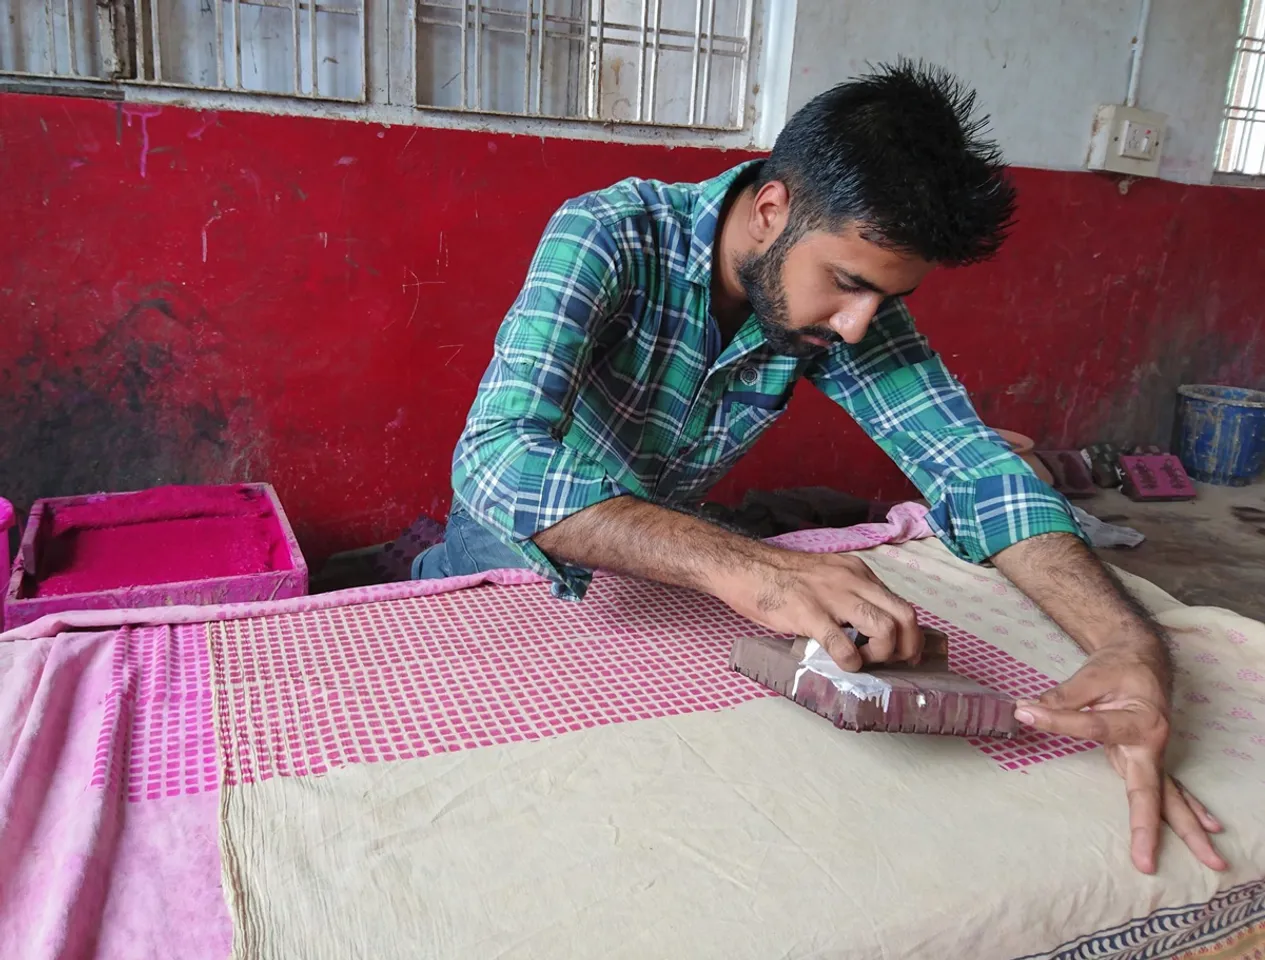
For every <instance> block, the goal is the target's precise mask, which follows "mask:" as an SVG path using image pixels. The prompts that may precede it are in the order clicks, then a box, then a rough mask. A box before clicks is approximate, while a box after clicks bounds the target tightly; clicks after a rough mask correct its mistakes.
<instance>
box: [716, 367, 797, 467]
mask: <svg viewBox="0 0 1265 960" xmlns="http://www.w3.org/2000/svg"><path fill="white" fill-rule="evenodd" d="M790 399H791V387H790V386H788V387H787V388H786V390H784V391H783V392H782V393H781V394H768V393H759V392H756V391H735V392H733V393H728V394H726V395H725V398H724V401H723V402H722V404H721V419H722V422H723V428H724V445H723V447H722V450H721V459H722V461H724V462H726V463H733V462H734V461H736V460H737V459H738V458H739V457H741V456H742V455H743V454H745V453H746V452H747V451H748V450H750V449H751V447H752V446H753V445H754V444H755V442H756V441H757V440H758V439H760V435H761V434H762V433H764V431H765V430H767V429H768V428H769V427H771V426H772V425H773V422H774V421H775V420H776V419H777V418H778V417H780V416H781V415H782V414H783V413H785V412H786V405H787V403H789V402H790Z"/></svg>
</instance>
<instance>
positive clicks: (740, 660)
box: [729, 637, 1021, 738]
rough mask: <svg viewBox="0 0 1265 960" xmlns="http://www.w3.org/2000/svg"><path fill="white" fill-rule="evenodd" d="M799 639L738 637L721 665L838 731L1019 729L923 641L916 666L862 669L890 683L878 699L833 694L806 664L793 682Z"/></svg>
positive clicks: (999, 732) (802, 643)
mask: <svg viewBox="0 0 1265 960" xmlns="http://www.w3.org/2000/svg"><path fill="white" fill-rule="evenodd" d="M929 639H930V638H929ZM807 644H808V641H807V640H805V639H803V638H802V637H801V638H799V639H796V640H788V639H783V638H779V637H742V638H740V639H738V640H736V641H735V642H734V645H733V649H732V651H731V652H730V655H729V666H730V667H731V668H733V669H734V670H737V671H738V672H739V673H741V674H743V675H745V676H747V677H750V678H751V679H752V680H755V681H756V682H757V683H761V684H763V685H764V686H766V687H768V688H769V689H771V690H774V691H776V692H777V693H780V694H782V696H784V697H787V698H788V699H791V700H794V701H795V702H796V703H798V704H799V705H800V706H803V707H807V708H808V709H809V710H811V711H812V712H813V713H816V714H819V715H821V716H823V717H825V718H826V719H827V720H829V721H830V722H831V723H833V724H834V725H835V726H836V727H839V728H840V729H843V730H879V731H885V732H888V733H938V734H951V735H953V736H959V737H1005V738H1010V737H1014V736H1015V735H1016V734H1017V733H1019V731H1020V729H1021V725H1020V723H1019V721H1017V720H1016V719H1015V705H1014V701H1012V700H1011V699H1010V698H1009V697H1006V696H1005V695H1003V694H1000V693H997V692H996V691H994V690H990V689H988V688H987V687H985V686H982V685H980V684H978V683H976V682H975V681H974V680H969V679H967V678H966V677H963V676H960V675H959V674H956V673H953V672H952V671H951V670H950V669H949V663H948V659H947V656H946V655H945V652H944V650H943V648H941V649H933V647H932V644H930V643H929V645H928V652H927V654H926V655H925V658H924V660H923V662H922V663H921V664H920V665H919V666H917V667H910V666H903V665H902V666H883V667H880V668H873V669H867V670H866V671H865V673H864V674H862V675H861V676H863V677H867V678H869V681H875V680H877V681H882V683H881V684H878V686H882V684H886V685H887V686H889V687H890V691H889V692H888V693H887V696H886V703H883V702H882V699H881V698H879V697H875V696H873V695H870V696H867V695H866V694H865V693H863V692H860V691H857V692H846V691H841V690H840V689H839V688H838V687H837V686H836V685H835V683H834V682H833V681H832V680H831V679H830V678H829V677H825V676H822V675H821V674H819V673H814V672H812V671H811V670H807V669H805V670H804V671H803V673H802V674H800V676H799V682H798V684H797V683H796V674H799V673H800V669H801V666H800V661H801V660H803V658H804V653H805V648H806V647H807ZM867 686H871V687H873V686H875V684H873V683H872V682H867Z"/></svg>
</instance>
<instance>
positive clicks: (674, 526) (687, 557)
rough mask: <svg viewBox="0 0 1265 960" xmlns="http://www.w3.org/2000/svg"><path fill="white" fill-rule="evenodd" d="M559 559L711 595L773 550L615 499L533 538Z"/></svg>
mask: <svg viewBox="0 0 1265 960" xmlns="http://www.w3.org/2000/svg"><path fill="white" fill-rule="evenodd" d="M532 540H533V541H534V542H535V543H536V546H538V547H540V549H541V550H543V551H544V552H545V553H546V554H548V555H549V556H550V557H552V558H554V559H556V560H563V561H566V562H567V563H572V564H575V565H577V566H583V567H590V568H596V567H601V568H602V569H605V570H611V571H614V572H617V573H627V574H631V575H633V576H638V577H645V578H646V579H649V580H657V581H659V582H660V583H671V584H675V585H676V586H681V587H690V588H692V589H694V590H701V591H703V592H712V591H713V589H714V587H715V583H716V580H717V577H718V575H719V574H721V573H723V572H726V571H729V572H736V571H737V570H739V569H744V568H745V569H749V568H751V567H752V566H754V565H755V564H756V563H757V562H758V560H759V559H760V558H761V557H762V555H763V554H765V553H767V552H768V550H769V548H768V547H766V546H764V545H763V544H761V543H760V542H759V541H754V540H749V539H747V538H746V537H743V536H741V535H739V534H736V533H731V532H729V531H728V530H725V529H723V528H721V527H718V526H715V525H714V524H710V523H708V522H706V521H705V520H700V519H699V518H697V517H692V516H690V515H688V514H684V513H680V512H678V511H676V510H672V509H669V508H668V507H661V506H659V505H657V504H653V503H648V502H647V501H645V500H639V499H637V498H636V497H616V498H615V499H612V500H605V501H603V502H602V503H598V504H594V505H593V506H591V507H587V508H586V509H584V510H581V511H580V512H579V513H575V514H572V515H571V516H569V517H567V518H566V519H565V520H563V521H561V522H559V523H557V524H555V525H554V526H552V527H550V528H549V529H548V530H542V531H541V532H540V533H538V534H536V536H534V537H532Z"/></svg>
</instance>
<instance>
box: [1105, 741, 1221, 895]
mask: <svg viewBox="0 0 1265 960" xmlns="http://www.w3.org/2000/svg"><path fill="white" fill-rule="evenodd" d="M1124 784H1125V790H1126V792H1127V793H1128V797H1129V854H1130V857H1131V858H1132V860H1133V865H1134V866H1135V867H1137V869H1138V870H1140V871H1141V872H1142V873H1154V872H1155V850H1156V848H1157V847H1158V846H1159V842H1160V823H1161V819H1162V812H1163V809H1164V805H1163V800H1162V798H1161V794H1160V767H1159V763H1158V762H1156V761H1155V759H1154V758H1151V757H1145V758H1144V757H1136V756H1130V757H1128V758H1127V762H1126V763H1125V771H1124ZM1186 812H1187V814H1188V815H1189V814H1190V811H1189V810H1187V811H1186ZM1192 819H1193V817H1192ZM1204 840H1205V841H1207V837H1205V838H1204Z"/></svg>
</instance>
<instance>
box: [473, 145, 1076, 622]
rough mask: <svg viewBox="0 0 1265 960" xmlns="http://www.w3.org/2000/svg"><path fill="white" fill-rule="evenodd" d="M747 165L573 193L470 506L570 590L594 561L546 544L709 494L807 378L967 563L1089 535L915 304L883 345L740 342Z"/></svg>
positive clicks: (506, 364) (538, 276) (540, 255)
mask: <svg viewBox="0 0 1265 960" xmlns="http://www.w3.org/2000/svg"><path fill="white" fill-rule="evenodd" d="M746 166H747V165H743V166H740V167H737V168H735V169H733V170H730V171H728V172H727V173H724V174H722V175H721V176H719V177H716V178H715V179H713V180H709V181H706V182H704V183H699V184H665V183H660V182H658V181H654V180H636V179H629V180H624V181H622V182H620V183H617V184H615V185H614V186H613V187H610V188H608V189H606V190H601V191H598V192H596V193H591V194H587V195H585V196H583V197H580V198H578V199H576V200H571V201H569V202H567V203H566V204H564V205H563V206H562V208H561V209H559V210H558V212H557V213H555V214H554V216H553V218H552V219H551V220H550V222H549V225H548V226H547V227H546V228H545V233H544V237H543V238H542V240H541V242H540V246H539V247H538V248H537V250H536V254H535V257H534V258H533V260H532V263H531V267H530V269H529V271H528V274H527V280H526V282H525V284H524V285H523V289H522V292H521V293H520V294H519V295H518V298H517V299H516V300H515V301H514V304H513V306H512V307H511V308H510V311H509V314H508V316H507V317H506V318H505V321H504V322H503V323H502V324H501V328H500V331H499V332H498V334H497V336H496V345H495V349H494V352H493V357H492V362H491V364H490V365H489V366H488V369H487V372H486V373H485V374H484V376H483V380H482V383H481V384H480V386H479V391H478V395H477V396H476V398H475V401H474V406H473V408H472V409H471V411H470V416H469V419H468V420H467V423H466V427H465V431H464V432H463V433H462V436H461V440H460V441H459V443H458V445H457V450H456V453H455V455H454V462H453V489H454V492H455V494H456V500H457V503H458V504H459V505H460V506H461V507H462V508H464V509H465V510H466V511H467V512H468V513H470V514H471V516H473V517H474V518H475V520H477V521H478V522H479V523H480V524H481V525H483V526H484V527H486V528H487V529H488V530H490V531H492V532H493V533H495V534H496V535H497V536H498V537H499V538H500V539H501V540H503V541H504V542H506V543H508V544H510V545H511V546H513V547H515V548H516V549H518V550H520V551H521V552H522V555H523V557H524V559H525V561H526V563H527V565H528V566H530V567H531V568H532V569H534V570H536V571H538V572H539V573H541V574H544V575H545V576H547V577H549V578H550V579H552V580H554V581H555V583H556V584H557V585H558V586H557V592H558V593H559V594H560V595H563V596H571V597H579V596H583V594H584V591H585V589H586V588H587V585H588V578H589V572H588V571H585V570H579V569H575V568H573V567H568V566H565V565H562V564H555V563H554V562H553V561H551V560H550V558H549V557H547V556H545V554H544V553H543V552H542V551H541V550H540V549H539V548H538V547H537V546H536V545H535V544H534V543H533V542H532V541H531V539H530V538H531V537H532V536H534V535H535V534H537V533H539V532H540V531H542V530H545V529H547V528H549V527H551V526H552V525H554V524H555V523H558V522H559V521H560V520H563V519H564V518H566V517H568V516H570V515H571V514H574V513H577V512H578V511H580V510H583V509H584V508H585V507H589V506H592V505H593V504H595V503H600V502H601V501H603V500H606V499H609V498H612V497H618V496H626V495H631V496H635V497H641V498H642V499H645V500H650V501H654V502H657V503H666V504H673V503H680V504H684V503H690V502H695V501H698V500H699V499H701V498H702V497H703V495H704V494H705V493H706V492H707V490H708V489H709V488H710V487H711V486H712V485H713V484H714V483H715V482H716V481H717V480H719V479H720V477H721V476H723V475H724V474H725V472H726V471H727V470H729V469H730V468H731V467H732V466H733V465H734V464H735V463H737V461H738V460H739V458H741V457H742V456H743V454H745V453H746V452H747V451H748V450H749V449H750V448H751V446H752V444H754V443H755V441H756V439H757V438H758V437H759V436H760V435H761V434H762V433H763V432H764V431H765V430H766V429H767V428H768V427H769V426H771V425H772V423H773V422H774V421H775V420H776V419H777V418H778V417H779V416H780V415H781V414H782V413H783V411H784V410H785V409H786V405H787V401H788V400H789V399H790V396H791V390H792V388H793V386H794V385H795V382H796V381H797V380H799V379H800V378H801V377H807V378H808V379H809V380H810V381H811V382H812V383H813V384H815V385H816V386H817V387H818V388H819V389H820V390H822V391H823V392H824V393H825V394H826V395H827V396H828V397H830V398H831V399H832V400H834V401H835V402H836V403H838V404H839V406H841V407H843V409H844V410H846V411H847V412H848V414H849V415H851V416H852V418H853V419H854V420H856V422H857V423H859V424H860V425H861V427H862V428H863V429H864V430H865V431H866V433H868V434H869V435H870V436H871V437H872V438H873V439H874V441H875V442H876V443H877V444H878V445H879V446H880V447H881V448H882V449H883V451H884V452H885V453H886V454H887V455H888V456H889V457H891V458H892V459H893V460H894V461H895V462H896V463H897V465H898V466H899V467H900V468H901V470H903V471H904V472H905V474H906V475H907V476H909V478H910V479H911V480H912V481H913V482H914V483H915V484H916V485H917V486H918V488H919V489H920V490H921V491H922V493H923V495H924V496H925V497H926V498H927V500H928V502H929V503H930V504H932V507H931V513H930V516H929V518H928V519H929V521H930V523H931V526H932V528H933V529H934V530H935V532H936V534H937V535H938V536H939V538H940V539H941V540H942V541H943V542H944V543H945V544H946V545H947V546H948V547H949V548H950V549H951V550H952V551H953V552H954V553H955V554H957V555H958V556H960V557H962V558H965V559H969V560H972V561H974V562H981V561H983V560H986V559H987V558H989V557H991V556H993V555H995V554H996V553H998V552H999V551H1001V550H1003V549H1005V548H1006V547H1008V546H1010V545H1011V544H1013V543H1016V542H1018V541H1020V540H1024V539H1026V538H1028V537H1033V536H1036V535H1038V534H1043V533H1051V532H1055V531H1063V532H1067V533H1077V534H1079V528H1078V526H1077V524H1076V522H1075V520H1074V518H1073V516H1072V512H1071V508H1070V507H1069V505H1068V504H1067V501H1066V500H1064V499H1063V497H1061V496H1060V495H1059V494H1057V493H1055V492H1054V491H1053V490H1051V489H1050V488H1049V487H1048V486H1047V485H1046V484H1044V483H1042V482H1041V481H1040V480H1038V479H1037V478H1036V476H1034V475H1033V473H1032V472H1031V470H1030V469H1029V468H1028V466H1027V465H1026V464H1025V463H1024V462H1023V461H1022V460H1020V459H1019V458H1018V457H1016V456H1015V455H1014V454H1012V453H1011V452H1010V449H1009V447H1008V446H1007V445H1006V444H1005V443H1004V442H1003V441H1002V440H1001V439H1000V438H999V437H998V436H997V435H996V434H995V433H993V432H992V431H991V430H989V429H988V428H987V427H985V426H984V424H983V423H981V422H980V419H979V417H978V416H977V415H976V413H975V411H974V409H973V408H972V406H971V402H970V400H969V399H968V397H967V395H966V391H965V390H964V389H963V388H962V385H961V384H959V383H958V382H957V381H956V380H955V379H954V378H953V376H952V375H951V374H950V373H949V371H948V370H947V369H945V366H944V364H943V363H942V362H941V360H940V358H939V356H938V355H937V354H936V353H934V352H933V351H932V350H931V348H930V347H929V346H928V344H927V341H926V340H925V339H924V338H923V337H922V336H921V335H920V334H919V333H918V332H917V331H916V330H915V329H914V324H913V319H912V317H911V316H910V314H909V311H908V310H907V309H906V308H905V305H904V303H903V302H901V301H900V300H899V299H897V298H893V299H890V300H888V301H886V302H885V303H884V304H883V306H882V308H881V309H880V310H879V312H878V314H877V316H876V317H875V318H874V321H873V323H872V324H871V326H870V329H869V332H868V333H867V335H866V337H865V339H864V340H863V341H862V342H861V343H859V344H857V345H855V346H849V345H848V344H839V345H836V346H835V347H833V348H831V349H830V350H827V351H823V352H822V353H820V354H819V355H818V356H816V357H814V358H811V359H795V358H791V357H784V356H779V355H777V354H775V353H773V352H772V351H771V350H770V349H769V347H768V345H767V344H766V343H765V341H764V337H763V336H762V334H761V332H760V327H759V325H758V324H757V323H756V321H755V318H754V317H750V318H748V320H747V321H746V323H745V324H744V325H743V326H742V327H741V329H740V330H739V331H738V333H737V335H736V336H735V337H734V339H733V340H732V341H731V342H730V343H729V344H728V345H727V346H725V347H724V348H723V349H722V346H721V339H720V333H719V330H718V329H717V326H716V323H715V321H714V320H713V319H712V317H711V315H710V304H711V296H710V282H711V268H712V242H713V240H714V239H715V237H716V228H717V218H718V215H719V213H720V209H721V206H722V204H723V202H724V199H725V195H726V192H727V191H728V190H729V187H730V186H731V185H732V184H733V182H734V180H735V179H736V178H737V177H738V175H739V174H740V173H741V172H742V171H743V170H744V169H745V167H746Z"/></svg>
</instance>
